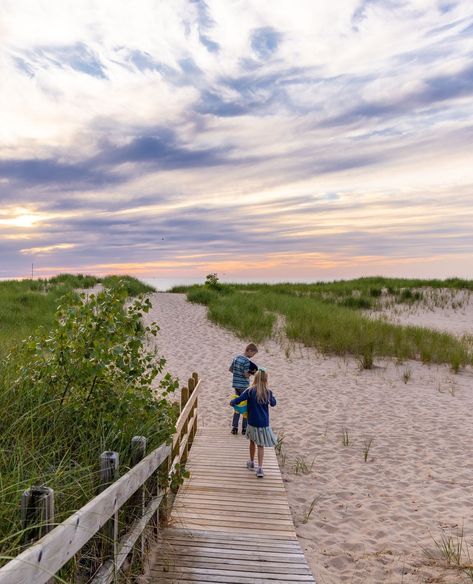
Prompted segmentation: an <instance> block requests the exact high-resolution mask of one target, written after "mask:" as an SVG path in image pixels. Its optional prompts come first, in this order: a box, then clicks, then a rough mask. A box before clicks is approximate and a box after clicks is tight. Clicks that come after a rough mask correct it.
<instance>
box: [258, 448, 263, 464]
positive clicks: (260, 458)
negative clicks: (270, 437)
mask: <svg viewBox="0 0 473 584" xmlns="http://www.w3.org/2000/svg"><path fill="white" fill-rule="evenodd" d="M263 457H264V446H258V466H259V467H260V468H262V466H263Z"/></svg>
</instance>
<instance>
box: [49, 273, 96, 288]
mask: <svg viewBox="0 0 473 584" xmlns="http://www.w3.org/2000/svg"><path fill="white" fill-rule="evenodd" d="M99 282H100V278H96V277H95V276H87V275H84V274H58V275H57V276H54V278H51V279H50V280H49V284H51V285H53V286H54V285H55V284H63V285H65V286H68V287H69V288H93V287H94V286H95V285H96V284H98V283H99Z"/></svg>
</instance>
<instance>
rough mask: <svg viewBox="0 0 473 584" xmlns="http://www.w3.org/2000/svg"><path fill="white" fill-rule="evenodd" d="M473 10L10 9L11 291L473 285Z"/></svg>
mask: <svg viewBox="0 0 473 584" xmlns="http://www.w3.org/2000/svg"><path fill="white" fill-rule="evenodd" d="M472 34H473V7H472V6H471V3H470V2H468V1H467V0H456V1H453V0H451V1H447V0H429V1H426V0H407V1H405V2H393V1H391V0H379V1H378V0H376V1H374V0H340V1H339V2H337V3H333V2H332V3H326V2H314V1H313V0H293V1H292V2H290V3H283V2H279V3H263V2H254V1H250V0H229V1H228V2H222V1H220V0H206V1H204V0H172V1H171V0H169V1H165V2H159V3H156V2H154V1H153V0H143V1H142V2H140V3H139V5H136V4H130V3H127V2H124V0H103V1H101V2H94V1H93V0H85V1H84V2H73V1H72V0H50V1H49V2H47V3H46V2H43V3H39V2H32V1H31V0H15V1H14V0H5V2H3V3H2V6H1V7H0V35H1V37H2V48H1V49H0V75H1V78H2V96H1V108H2V114H3V116H2V125H1V128H0V201H1V206H0V255H1V262H0V277H10V276H22V275H26V274H27V273H28V272H29V268H30V265H31V263H32V262H34V263H35V266H36V267H37V273H42V274H44V275H50V274H53V273H55V272H57V271H63V270H75V271H77V270H81V271H90V272H94V273H105V272H124V271H125V272H133V273H137V274H141V275H144V276H149V277H152V276H156V277H159V276H162V275H167V274H174V275H181V276H203V275H205V273H207V271H219V272H220V273H222V274H226V277H227V279H231V278H232V277H235V278H238V277H245V276H247V277H253V278H254V277H260V279H265V278H267V277H271V276H279V277H284V276H287V277H303V276H307V277H313V278H323V277H342V276H349V275H358V274H369V273H385V274H394V273H398V274H406V275H412V274H417V273H418V274H419V275H424V276H437V275H438V276H442V275H445V276H447V275H454V274H458V275H464V276H471V277H473V274H472V273H471V265H472V263H471V254H472V252H473V229H472V227H471V225H472V224H473V211H472V208H471V200H472V196H473V154H472V149H471V144H472V142H473V123H472V119H473V100H472V97H473V57H472V54H471V38H472Z"/></svg>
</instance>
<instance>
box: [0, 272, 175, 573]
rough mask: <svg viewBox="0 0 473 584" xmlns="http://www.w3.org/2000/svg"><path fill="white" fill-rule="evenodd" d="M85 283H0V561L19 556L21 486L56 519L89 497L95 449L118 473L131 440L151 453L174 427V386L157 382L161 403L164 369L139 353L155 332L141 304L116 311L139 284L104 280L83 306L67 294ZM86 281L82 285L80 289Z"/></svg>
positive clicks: (167, 380)
mask: <svg viewBox="0 0 473 584" xmlns="http://www.w3.org/2000/svg"><path fill="white" fill-rule="evenodd" d="M84 280H85V279H84V278H82V277H81V278H76V277H71V276H61V277H60V278H54V279H52V280H48V281H46V280H42V281H39V280H34V281H31V280H29V281H25V280H24V281H22V282H16V281H8V282H1V283H0V306H1V307H2V312H1V313H0V323H1V325H2V326H1V330H2V337H1V338H2V340H3V343H4V348H5V351H4V354H3V355H2V357H1V368H0V411H1V412H2V415H1V416H0V436H1V437H2V439H1V442H0V556H1V557H3V558H8V557H13V556H14V555H16V554H17V553H18V552H19V551H20V550H21V546H22V535H23V534H22V528H21V523H20V513H19V503H20V498H21V494H22V492H23V491H24V490H26V489H27V488H29V487H31V486H32V485H45V486H49V487H52V488H53V489H54V491H55V509H56V521H57V522H60V521H62V520H63V519H65V518H66V517H67V516H68V515H70V513H71V512H73V511H74V510H76V509H78V508H80V507H81V506H82V505H83V504H84V503H85V502H87V501H88V500H89V499H90V498H92V497H93V496H95V494H96V489H97V468H98V458H99V455H100V453H101V452H103V451H104V450H116V451H117V452H119V453H120V470H121V473H123V472H126V470H127V468H128V465H129V461H130V454H131V453H130V443H131V438H132V437H133V436H134V435H144V436H146V437H147V438H148V440H149V442H148V450H150V449H152V448H154V447H156V446H158V445H159V444H161V443H162V442H163V441H165V440H166V439H167V438H168V437H169V436H170V434H171V433H172V431H173V427H174V422H175V419H176V415H177V410H176V408H175V407H174V406H173V404H171V403H170V402H169V401H168V400H167V399H166V397H165V396H166V393H167V392H168V391H172V390H173V389H175V387H176V380H174V379H173V378H172V377H171V376H169V375H167V376H164V378H163V382H162V384H161V389H162V395H163V397H162V398H161V399H156V398H155V394H154V392H153V391H152V389H151V382H152V380H153V379H154V378H155V376H156V375H158V374H160V373H162V372H163V368H164V366H165V363H164V360H162V359H160V358H159V356H157V355H155V354H154V353H152V352H148V351H147V350H146V349H145V347H144V341H145V336H146V335H147V334H156V327H154V326H151V327H150V328H149V329H147V330H145V329H144V328H143V326H142V324H141V316H142V314H143V312H146V311H147V310H149V306H150V303H149V301H147V300H144V299H138V300H135V301H129V302H128V303H127V305H128V307H127V308H125V307H124V302H125V300H126V299H127V291H126V289H130V290H131V289H132V290H134V291H138V290H142V289H143V290H147V288H144V287H142V286H141V285H140V283H138V284H137V283H136V282H133V281H132V280H133V279H128V280H127V281H125V282H124V285H123V286H120V282H119V279H112V280H108V283H109V284H112V287H111V288H109V289H106V290H104V291H103V292H100V293H99V294H98V295H95V294H92V295H90V296H89V298H88V301H87V302H84V300H85V299H84V298H80V297H79V296H78V295H77V294H75V293H73V292H72V290H73V288H74V287H75V286H76V285H79V286H80V287H84V283H85V281H84ZM95 283H98V282H97V281H96V279H87V284H88V287H90V286H93V285H94V284H95ZM125 288H126V289H125ZM64 293H65V295H64ZM58 305H59V308H58V309H57V310H56V307H57V306H58ZM38 326H40V327H42V328H37V327H38ZM20 338H23V339H25V340H24V341H22V342H19V339H20ZM7 353H8V354H7ZM4 561H5V560H4V559H3V560H0V565H1V564H2V563H4ZM66 581H72V580H70V579H69V578H66Z"/></svg>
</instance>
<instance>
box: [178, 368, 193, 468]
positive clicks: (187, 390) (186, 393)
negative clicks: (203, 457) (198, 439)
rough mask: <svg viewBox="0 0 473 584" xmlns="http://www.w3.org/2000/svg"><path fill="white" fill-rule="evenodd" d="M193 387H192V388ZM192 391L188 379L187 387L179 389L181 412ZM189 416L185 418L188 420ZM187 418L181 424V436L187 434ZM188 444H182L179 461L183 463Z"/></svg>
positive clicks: (185, 459) (185, 458)
mask: <svg viewBox="0 0 473 584" xmlns="http://www.w3.org/2000/svg"><path fill="white" fill-rule="evenodd" d="M193 389H194V388H193V387H192V390H193ZM191 393H192V391H191V383H190V379H189V382H188V384H187V387H186V386H184V387H183V388H182V389H181V412H182V410H183V409H184V406H185V405H186V403H187V402H188V401H189V396H190V394H191ZM188 419H189V418H187V420H188ZM187 420H186V421H185V422H184V425H183V426H182V430H181V437H182V436H184V435H185V434H187V428H188V423H187ZM188 444H189V442H188V441H187V442H186V445H185V446H184V450H183V452H182V457H181V460H180V461H179V462H180V463H181V464H184V463H185V462H186V461H187V452H188Z"/></svg>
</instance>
